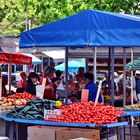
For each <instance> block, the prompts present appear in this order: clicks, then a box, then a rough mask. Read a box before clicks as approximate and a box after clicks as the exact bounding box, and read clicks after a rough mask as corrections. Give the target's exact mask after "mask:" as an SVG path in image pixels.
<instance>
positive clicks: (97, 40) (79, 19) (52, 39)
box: [1, 10, 140, 140]
mask: <svg viewBox="0 0 140 140" xmlns="http://www.w3.org/2000/svg"><path fill="white" fill-rule="evenodd" d="M85 21H86V22H85ZM124 36H125V37H124ZM139 36H140V19H139V18H137V17H135V16H129V15H123V14H116V13H109V12H101V11H94V10H87V11H84V12H81V13H78V14H75V15H73V16H70V17H68V18H64V19H61V20H58V21H56V22H53V23H50V24H47V25H44V26H41V27H39V28H35V29H32V30H30V31H26V32H23V33H21V34H20V47H21V48H29V47H34V46H36V47H65V48H66V53H65V70H66V73H65V77H66V81H67V79H68V77H67V75H68V56H67V54H68V47H72V48H77V47H80V48H84V47H86V46H90V47H93V48H94V49H95V50H94V62H95V64H94V65H95V67H94V75H95V78H96V47H110V48H111V64H112V69H111V72H112V76H111V77H112V79H111V80H112V84H111V89H112V94H111V97H112V100H111V102H112V104H113V103H114V83H113V81H114V75H113V74H114V67H113V66H114V47H120V46H121V47H135V46H140V40H139ZM124 75H125V74H124ZM66 89H68V85H67V84H66ZM65 97H66V99H67V91H66V94H65ZM124 98H125V95H124ZM83 108H84V107H83ZM75 109H76V108H73V111H75ZM99 109H101V108H99ZM87 111H88V113H91V111H89V110H88V109H87ZM92 111H94V110H92ZM79 112H80V111H79ZM111 112H112V111H110V113H111ZM88 113H87V114H88ZM94 113H95V112H94ZM69 114H71V113H69ZM75 114H76V112H75ZM96 114H97V115H99V114H100V113H96ZM124 114H126V116H128V115H127V113H124ZM130 115H131V113H130ZM130 115H129V116H130ZM93 116H94V115H93ZM28 117H29V116H28ZM30 117H31V116H30ZM1 118H3V119H4V120H6V121H8V120H9V121H12V122H11V123H12V126H13V131H12V134H13V132H14V134H15V132H16V131H15V128H17V127H16V126H15V124H17V125H18V124H20V123H21V124H23V123H26V124H28V123H33V124H35V123H36V124H39V125H41V124H43V123H45V125H54V126H56V125H60V126H62V125H63V126H68V127H70V126H71V125H73V126H75V125H76V126H77V125H78V127H80V126H81V124H79V123H77V122H76V124H75V123H74V124H73V123H72V122H69V121H68V122H67V123H65V122H61V123H59V122H57V120H58V121H62V118H61V117H60V118H59V119H56V122H51V121H53V119H52V120H51V119H50V120H49V121H48V122H44V121H38V120H37V121H31V120H26V119H13V118H12V119H9V117H3V116H2V117H1ZM89 118H90V119H92V117H89ZM102 118H103V116H102ZM106 118H107V117H106ZM63 119H64V118H63ZM70 119H71V117H70ZM111 120H112V119H111ZM85 121H86V119H85V120H84V123H82V127H86V126H87V127H88V128H93V127H96V126H98V125H99V122H96V123H94V121H95V120H92V121H93V123H88V125H86V123H85ZM112 121H113V123H112ZM112 121H111V122H110V121H109V124H108V123H107V122H106V123H105V124H102V123H101V122H100V123H101V127H104V126H107V127H116V126H120V125H121V126H122V125H127V124H128V123H127V122H126V121H123V122H118V123H116V122H115V121H116V118H115V120H112ZM94 124H95V125H94ZM76 126H75V127H76ZM10 128H12V127H10ZM21 130H23V129H21V128H20V127H19V131H21ZM9 132H10V131H9ZM24 134H25V133H24ZM18 139H19V137H18ZM20 140H21V138H20Z"/></svg>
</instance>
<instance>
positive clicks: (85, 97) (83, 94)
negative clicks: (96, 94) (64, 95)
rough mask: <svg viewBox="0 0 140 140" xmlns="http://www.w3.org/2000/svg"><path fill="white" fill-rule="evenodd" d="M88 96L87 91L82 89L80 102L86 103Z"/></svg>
mask: <svg viewBox="0 0 140 140" xmlns="http://www.w3.org/2000/svg"><path fill="white" fill-rule="evenodd" d="M88 95H89V90H88V89H82V95H81V102H88Z"/></svg>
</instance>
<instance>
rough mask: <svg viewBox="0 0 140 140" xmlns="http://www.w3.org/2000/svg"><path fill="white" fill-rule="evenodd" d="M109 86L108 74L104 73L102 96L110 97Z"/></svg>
mask: <svg viewBox="0 0 140 140" xmlns="http://www.w3.org/2000/svg"><path fill="white" fill-rule="evenodd" d="M110 86H111V80H109V76H108V73H105V77H104V80H103V82H102V95H105V96H106V95H110V91H109V87H110ZM114 90H115V92H116V83H115V81H114Z"/></svg>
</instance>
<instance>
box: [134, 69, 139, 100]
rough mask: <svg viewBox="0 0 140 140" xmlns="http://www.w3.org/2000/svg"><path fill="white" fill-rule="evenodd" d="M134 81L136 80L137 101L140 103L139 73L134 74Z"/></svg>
mask: <svg viewBox="0 0 140 140" xmlns="http://www.w3.org/2000/svg"><path fill="white" fill-rule="evenodd" d="M135 79H136V96H137V100H138V102H139V103H140V71H138V70H137V71H136V72H135Z"/></svg>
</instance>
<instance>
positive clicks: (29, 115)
mask: <svg viewBox="0 0 140 140" xmlns="http://www.w3.org/2000/svg"><path fill="white" fill-rule="evenodd" d="M56 108H57V107H56V105H55V102H54V101H52V100H47V99H40V98H35V99H33V100H31V101H29V102H27V104H26V106H24V107H14V108H13V109H12V111H11V112H10V113H8V114H7V116H8V117H12V118H20V119H30V120H43V119H44V109H46V110H53V109H56Z"/></svg>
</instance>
